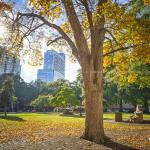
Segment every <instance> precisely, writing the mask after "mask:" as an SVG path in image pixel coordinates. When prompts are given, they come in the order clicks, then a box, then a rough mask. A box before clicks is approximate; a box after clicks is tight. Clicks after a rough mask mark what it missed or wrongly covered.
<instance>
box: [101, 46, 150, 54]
mask: <svg viewBox="0 0 150 150" xmlns="http://www.w3.org/2000/svg"><path fill="white" fill-rule="evenodd" d="M145 44H150V43H142V44H137V45H130V46H127V47H121V48H118V49H115V50H112V51H110V52H108V53H105V54H104V55H103V56H108V55H111V54H113V53H115V52H119V51H123V50H127V49H130V48H136V47H138V46H142V45H145Z"/></svg>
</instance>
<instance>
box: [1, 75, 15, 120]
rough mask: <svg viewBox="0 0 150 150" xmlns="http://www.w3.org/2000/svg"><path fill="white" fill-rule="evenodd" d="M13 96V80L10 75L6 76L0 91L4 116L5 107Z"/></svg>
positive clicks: (5, 112)
mask: <svg viewBox="0 0 150 150" xmlns="http://www.w3.org/2000/svg"><path fill="white" fill-rule="evenodd" d="M13 96H14V81H13V79H12V78H11V77H10V76H6V78H5V81H4V83H3V86H2V89H1V91H0V100H1V103H2V105H3V107H4V114H5V117H6V116H7V107H8V104H9V103H11V104H12V103H13Z"/></svg>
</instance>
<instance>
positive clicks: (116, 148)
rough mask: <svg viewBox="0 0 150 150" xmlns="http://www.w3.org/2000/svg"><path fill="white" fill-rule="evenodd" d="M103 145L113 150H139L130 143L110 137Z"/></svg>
mask: <svg viewBox="0 0 150 150" xmlns="http://www.w3.org/2000/svg"><path fill="white" fill-rule="evenodd" d="M103 145H104V146H106V147H109V148H111V149H113V150H137V149H136V148H133V147H130V146H128V145H124V144H121V143H117V142H115V141H113V140H111V139H110V138H108V139H107V140H106V141H105V143H104V144H103Z"/></svg>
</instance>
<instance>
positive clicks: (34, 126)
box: [0, 113, 150, 149]
mask: <svg viewBox="0 0 150 150" xmlns="http://www.w3.org/2000/svg"><path fill="white" fill-rule="evenodd" d="M130 115H132V114H123V118H126V119H127V118H128V117H129V116H130ZM144 118H145V119H149V120H150V115H144ZM104 119H106V120H107V119H114V114H110V113H107V114H104ZM104 128H105V133H106V135H107V136H109V137H110V138H111V139H112V140H113V141H116V142H117V143H121V144H123V145H128V146H131V147H133V148H137V149H145V148H146V147H148V146H150V145H149V144H150V142H149V141H148V138H149V137H150V135H149V131H150V125H149V124H140V125H136V124H129V123H114V122H107V121H106V122H105V123H104ZM83 130H84V117H82V118H80V117H67V116H60V115H59V114H55V113H47V114H43V113H18V114H9V115H8V118H7V119H4V118H2V117H0V143H1V144H2V143H7V142H9V141H10V142H11V141H20V140H21V141H22V140H24V141H25V142H27V143H36V142H38V141H46V140H48V139H49V138H50V137H79V136H80V135H81V134H82V132H83Z"/></svg>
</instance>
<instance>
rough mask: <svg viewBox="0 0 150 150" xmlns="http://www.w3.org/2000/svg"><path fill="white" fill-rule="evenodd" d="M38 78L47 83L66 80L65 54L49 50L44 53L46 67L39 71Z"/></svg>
mask: <svg viewBox="0 0 150 150" xmlns="http://www.w3.org/2000/svg"><path fill="white" fill-rule="evenodd" d="M37 78H38V79H40V80H42V81H45V82H53V81H56V80H58V79H64V78H65V54H64V53H57V52H56V51H54V50H48V51H47V52H45V53H44V66H43V69H39V70H38V73H37Z"/></svg>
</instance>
